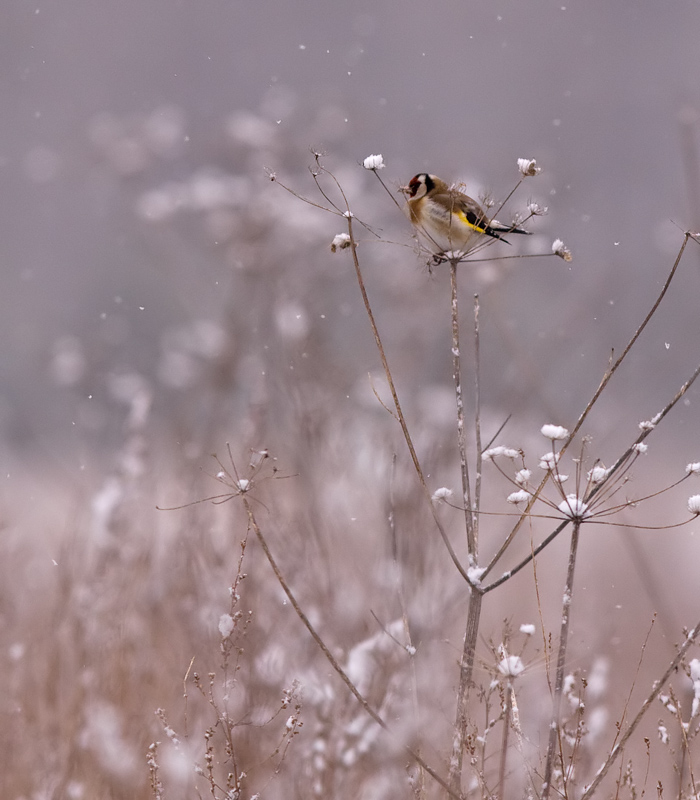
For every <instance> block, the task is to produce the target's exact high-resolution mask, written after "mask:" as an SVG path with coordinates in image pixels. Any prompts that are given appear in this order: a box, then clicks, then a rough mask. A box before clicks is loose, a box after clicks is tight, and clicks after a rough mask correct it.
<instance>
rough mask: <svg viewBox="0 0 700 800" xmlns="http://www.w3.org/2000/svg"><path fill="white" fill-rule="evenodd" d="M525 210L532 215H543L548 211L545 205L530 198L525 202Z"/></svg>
mask: <svg viewBox="0 0 700 800" xmlns="http://www.w3.org/2000/svg"><path fill="white" fill-rule="evenodd" d="M527 210H528V211H529V212H530V213H531V214H532V216H533V217H543V216H544V215H545V214H546V213H547V212H548V211H549V209H548V208H547V206H541V205H540V204H539V203H536V202H535V201H534V200H531V201H530V202H529V203H528V204H527Z"/></svg>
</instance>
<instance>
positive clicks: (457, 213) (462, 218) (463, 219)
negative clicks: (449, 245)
mask: <svg viewBox="0 0 700 800" xmlns="http://www.w3.org/2000/svg"><path fill="white" fill-rule="evenodd" d="M452 213H453V214H454V215H455V217H457V219H458V220H459V221H460V222H462V223H463V224H464V225H466V226H467V227H469V228H471V229H472V230H474V231H479V233H483V232H484V231H485V230H486V225H485V224H484V223H482V224H480V225H475V224H474V223H473V222H471V221H470V220H469V219H467V215H466V214H465V213H464V211H461V210H460V209H458V208H456V209H454V211H453V212H452Z"/></svg>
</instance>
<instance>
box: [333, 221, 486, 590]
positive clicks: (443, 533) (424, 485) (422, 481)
mask: <svg viewBox="0 0 700 800" xmlns="http://www.w3.org/2000/svg"><path fill="white" fill-rule="evenodd" d="M346 220H347V225H348V235H349V236H350V251H351V252H352V261H353V265H354V267H355V275H356V276H357V283H358V285H359V287H360V293H361V294H362V301H363V303H364V305H365V311H366V313H367V318H368V319H369V324H370V327H371V328H372V334H373V335H374V341H375V344H376V345H377V350H378V351H379V357H380V359H381V362H382V367H383V368H384V374H385V375H386V379H387V383H388V384H389V390H390V391H391V398H392V400H393V402H394V408H395V409H396V414H397V417H398V420H399V425H400V426H401V431H402V432H403V436H404V439H405V440H406V445H407V446H408V452H409V453H410V455H411V460H412V461H413V466H414V468H415V470H416V474H417V475H418V480H419V481H420V484H421V487H422V489H423V494H424V496H425V498H426V499H427V501H428V504H429V506H430V510H431V513H432V515H433V520H434V521H435V525H436V526H437V529H438V531H439V532H440V536H441V537H442V541H443V542H444V544H445V547H446V548H447V552H448V553H449V555H450V558H451V559H452V563H453V564H454V565H455V567H456V568H457V571H458V572H459V574H460V575H461V576H462V577H463V578H464V580H465V581H466V582H467V583H468V584H469V585H470V586H473V584H472V581H471V580H470V578H469V576H468V575H467V572H466V570H465V569H464V567H463V566H462V564H461V563H460V561H459V558H457V554H456V553H455V551H454V548H453V547H452V543H451V542H450V540H449V537H448V536H447V532H446V531H445V528H444V526H443V524H442V522H441V521H440V518H439V516H438V514H437V510H436V509H435V504H434V503H433V501H432V499H431V497H432V496H431V493H430V489H429V488H428V484H427V483H426V480H425V476H424V474H423V469H422V467H421V465H420V461H419V460H418V454H417V453H416V449H415V447H414V445H413V439H412V438H411V434H410V432H409V430H408V424H407V423H406V418H405V417H404V415H403V411H402V410H401V403H400V402H399V395H398V393H397V391H396V386H395V385H394V379H393V377H392V374H391V370H390V369H389V362H388V360H387V357H386V353H385V352H384V345H383V344H382V340H381V338H380V336H379V328H378V327H377V323H376V321H375V319H374V313H373V312H372V306H371V305H370V302H369V296H368V294H367V289H366V287H365V282H364V278H363V277H362V270H361V269H360V262H359V259H358V257H357V242H356V240H355V236H354V233H353V226H352V220H353V218H352V214H351V213H350V212H349V210H348V216H347V217H346Z"/></svg>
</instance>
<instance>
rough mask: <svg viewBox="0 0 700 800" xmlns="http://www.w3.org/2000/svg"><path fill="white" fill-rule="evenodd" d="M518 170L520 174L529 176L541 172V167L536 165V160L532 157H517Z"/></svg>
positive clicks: (525, 176)
mask: <svg viewBox="0 0 700 800" xmlns="http://www.w3.org/2000/svg"><path fill="white" fill-rule="evenodd" d="M518 170H520V174H521V175H522V176H523V177H524V178H531V177H534V176H535V175H539V174H540V172H542V168H541V167H538V166H537V161H535V159H534V158H519V159H518Z"/></svg>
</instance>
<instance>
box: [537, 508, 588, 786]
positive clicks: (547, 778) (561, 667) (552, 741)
mask: <svg viewBox="0 0 700 800" xmlns="http://www.w3.org/2000/svg"><path fill="white" fill-rule="evenodd" d="M580 530H581V520H579V519H575V520H574V527H573V530H572V532H571V547H570V548H569V563H568V567H567V572H566V586H565V587H564V600H563V603H562V609H561V630H560V632H559V652H558V654H557V669H556V675H555V679H554V697H553V703H552V705H553V708H552V721H551V723H550V726H549V741H548V743H547V761H546V763H545V770H544V782H543V783H542V796H541V800H547V798H548V797H549V792H550V790H551V787H552V773H553V771H554V760H555V758H556V756H557V754H558V753H560V751H561V743H560V741H559V722H560V720H559V717H560V713H561V697H562V693H563V691H564V671H565V668H566V646H567V643H568V639H569V624H570V621H571V601H572V598H573V589H574V572H575V569H576V553H577V551H578V542H579V533H580Z"/></svg>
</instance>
